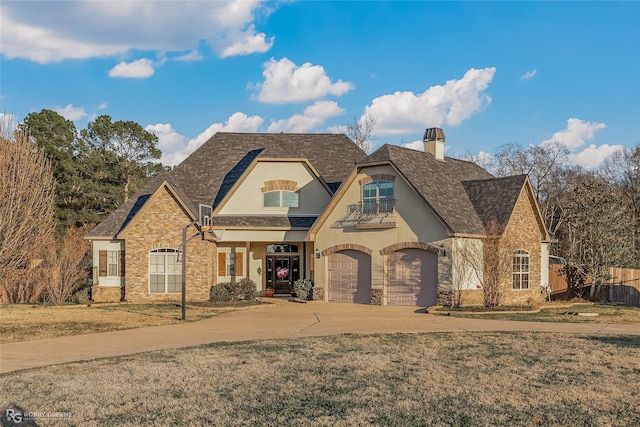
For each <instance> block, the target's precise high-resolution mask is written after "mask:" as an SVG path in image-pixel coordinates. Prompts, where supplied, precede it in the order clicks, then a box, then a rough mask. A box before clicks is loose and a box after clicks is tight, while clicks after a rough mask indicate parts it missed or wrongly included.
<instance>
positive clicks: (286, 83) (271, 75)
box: [256, 58, 354, 104]
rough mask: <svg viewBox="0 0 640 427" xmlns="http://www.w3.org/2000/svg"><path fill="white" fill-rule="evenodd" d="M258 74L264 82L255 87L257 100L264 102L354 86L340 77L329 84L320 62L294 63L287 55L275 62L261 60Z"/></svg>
mask: <svg viewBox="0 0 640 427" xmlns="http://www.w3.org/2000/svg"><path fill="white" fill-rule="evenodd" d="M262 75H263V76H264V82H263V83H259V84H258V85H257V86H256V87H257V88H258V89H260V93H259V94H258V96H257V99H258V100H259V101H260V102H265V103H274V104H283V103H287V102H303V101H309V100H312V99H318V98H322V97H324V96H327V95H335V96H341V95H343V94H345V93H347V92H348V91H350V90H352V89H353V88H354V86H353V85H352V84H351V83H349V82H343V81H342V80H338V81H337V82H335V83H332V82H331V79H330V78H329V76H327V74H326V73H325V70H324V68H323V67H322V66H321V65H312V64H311V63H310V62H306V63H304V64H302V65H301V66H297V65H296V64H295V63H294V62H293V61H291V60H290V59H288V58H282V59H281V60H279V61H276V60H275V59H274V58H271V59H270V60H269V61H267V62H265V63H264V71H263V72H262Z"/></svg>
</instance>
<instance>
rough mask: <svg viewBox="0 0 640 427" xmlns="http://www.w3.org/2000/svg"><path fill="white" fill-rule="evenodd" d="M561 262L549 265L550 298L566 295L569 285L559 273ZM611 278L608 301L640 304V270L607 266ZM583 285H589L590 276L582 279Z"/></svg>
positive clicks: (562, 266)
mask: <svg viewBox="0 0 640 427" xmlns="http://www.w3.org/2000/svg"><path fill="white" fill-rule="evenodd" d="M563 268H564V265H562V264H550V265H549V285H551V298H554V299H563V298H566V296H567V291H568V290H569V286H568V285H567V281H566V279H565V275H564V274H562V273H561V270H562V269H563ZM609 274H610V275H611V280H609V283H608V288H609V301H610V302H619V303H623V304H626V305H635V306H640V270H634V269H631V268H617V267H611V268H609ZM584 286H586V287H588V286H591V278H590V277H587V278H585V280H584Z"/></svg>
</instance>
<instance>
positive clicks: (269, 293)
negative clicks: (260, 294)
mask: <svg viewBox="0 0 640 427" xmlns="http://www.w3.org/2000/svg"><path fill="white" fill-rule="evenodd" d="M264 296H265V297H272V296H273V288H267V289H265V290H264Z"/></svg>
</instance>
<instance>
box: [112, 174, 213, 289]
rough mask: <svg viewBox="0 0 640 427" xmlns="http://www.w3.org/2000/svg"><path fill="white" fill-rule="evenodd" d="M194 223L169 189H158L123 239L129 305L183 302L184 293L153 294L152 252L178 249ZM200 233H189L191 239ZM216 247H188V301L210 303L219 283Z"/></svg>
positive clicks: (195, 242)
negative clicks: (215, 285)
mask: <svg viewBox="0 0 640 427" xmlns="http://www.w3.org/2000/svg"><path fill="white" fill-rule="evenodd" d="M190 221H191V218H190V217H189V216H188V215H187V213H186V211H185V210H184V208H183V207H182V205H181V204H180V202H179V201H178V199H176V197H175V196H174V195H173V193H172V192H171V191H170V190H169V189H168V188H167V187H165V186H162V187H160V188H158V190H157V191H156V192H155V193H154V194H153V196H152V197H151V198H150V199H149V200H148V201H147V202H146V203H145V205H144V206H143V207H142V209H141V210H140V212H138V214H137V215H136V216H135V217H134V219H133V220H132V221H131V222H130V223H129V225H128V226H127V227H126V229H125V230H124V231H123V232H122V233H120V235H119V237H120V238H123V239H124V240H125V267H126V268H125V300H126V301H128V302H151V301H180V300H181V298H182V294H181V293H171V294H152V293H149V252H150V251H151V250H154V249H161V248H172V249H178V248H179V245H180V244H181V243H182V228H183V227H184V226H186V225H187V224H188V223H189V222H190ZM195 231H196V229H195V228H194V227H190V228H189V229H188V230H187V238H189V237H191V236H192V235H193V234H194V232H195ZM216 253H217V250H216V245H215V243H214V242H212V241H208V240H202V239H199V238H196V239H194V240H192V241H191V242H189V243H188V244H187V266H186V267H187V295H186V297H187V300H188V301H206V300H208V299H209V289H210V288H211V286H212V285H213V284H214V283H215V281H216V278H215V271H216V270H215V268H216V265H215V264H216V258H217V257H216Z"/></svg>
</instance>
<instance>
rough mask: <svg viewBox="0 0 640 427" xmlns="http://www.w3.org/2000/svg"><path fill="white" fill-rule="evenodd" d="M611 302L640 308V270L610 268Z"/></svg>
mask: <svg viewBox="0 0 640 427" xmlns="http://www.w3.org/2000/svg"><path fill="white" fill-rule="evenodd" d="M609 273H610V274H611V280H610V281H609V301H611V302H621V303H624V304H626V305H637V306H640V270H633V269H630V268H615V267H613V268H610V269H609Z"/></svg>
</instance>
